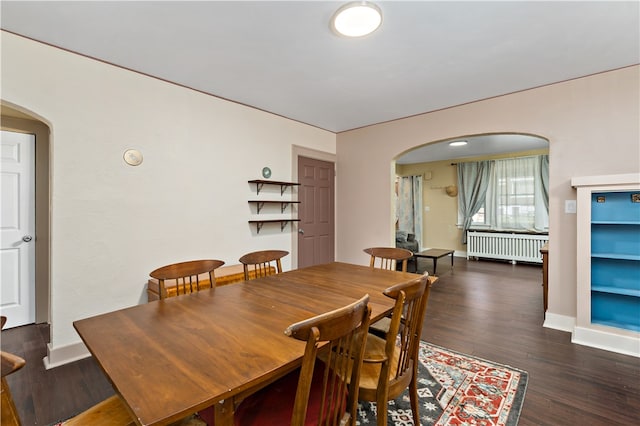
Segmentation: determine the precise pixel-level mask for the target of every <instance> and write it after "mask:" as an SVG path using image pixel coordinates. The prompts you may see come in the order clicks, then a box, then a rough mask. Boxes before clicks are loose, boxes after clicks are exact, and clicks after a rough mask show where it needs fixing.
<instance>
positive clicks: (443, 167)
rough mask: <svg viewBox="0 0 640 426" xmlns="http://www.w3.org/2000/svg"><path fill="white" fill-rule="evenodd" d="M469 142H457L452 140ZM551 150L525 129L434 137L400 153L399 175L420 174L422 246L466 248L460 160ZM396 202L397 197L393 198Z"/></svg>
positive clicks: (536, 153)
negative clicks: (459, 197)
mask: <svg viewBox="0 0 640 426" xmlns="http://www.w3.org/2000/svg"><path fill="white" fill-rule="evenodd" d="M462 141H464V142H466V144H464V145H462V144H460V145H457V144H452V142H462ZM548 153H549V141H548V140H547V139H545V138H543V137H540V136H537V135H531V134H524V133H515V132H512V133H493V134H478V135H464V136H458V137H454V138H448V139H444V140H439V141H433V142H429V143H426V144H424V145H421V146H418V147H415V148H413V149H411V150H409V151H405V152H403V153H401V154H399V155H398V156H397V157H396V158H395V170H396V175H397V176H421V177H422V179H421V180H422V199H423V208H422V210H421V212H420V213H421V216H422V219H421V220H422V231H421V235H419V236H416V238H417V239H418V240H419V243H420V248H421V249H424V248H431V247H447V248H451V249H454V250H455V251H456V252H457V253H459V254H462V253H465V252H466V246H465V245H464V244H462V242H461V240H462V238H461V237H462V230H461V227H460V223H458V220H457V219H458V215H457V209H458V201H457V191H454V189H457V188H455V187H456V185H457V168H456V167H455V166H456V165H457V163H458V162H467V161H480V160H488V159H504V158H510V157H524V156H531V155H541V154H548ZM392 203H395V200H392Z"/></svg>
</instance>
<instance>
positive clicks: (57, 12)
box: [0, 0, 640, 160]
mask: <svg viewBox="0 0 640 426" xmlns="http://www.w3.org/2000/svg"><path fill="white" fill-rule="evenodd" d="M342 4H344V2H334V1H256V2H250V1H196V2H186V1H185V2H171V1H141V2H134V1H124V2H112V1H106V2H100V1H71V2H59V1H44V2H36V1H26V2H25V1H7V0H3V1H2V2H0V8H1V9H0V12H1V15H0V26H1V27H2V29H4V30H6V31H10V32H13V33H16V34H20V35H24V36H26V37H29V38H32V39H35V40H39V41H42V42H45V43H48V44H51V45H54V46H58V47H61V48H64V49H67V50H69V51H72V52H77V53H80V54H83V55H86V56H89V57H93V58H97V59H100V60H102V61H106V62H108V63H112V64H115V65H118V66H122V67H125V68H128V69H131V70H135V71H138V72H141V73H144V74H148V75H151V76H155V77H158V78H161V79H164V80H167V81H171V82H175V83H177V84H180V85H183V86H186V87H190V88H193V89H196V90H199V91H202V92H205V93H209V94H212V95H215V96H219V97H222V98H225V99H228V100H231V101H235V102H239V103H242V104H245V105H249V106H252V107H255V108H259V109H261V110H265V111H269V112H272V113H274V114H278V115H281V116H283V117H288V118H291V119H294V120H297V121H300V122H303V123H307V124H310V125H313V126H317V127H319V128H322V129H326V130H329V131H332V132H336V133H338V132H342V131H346V130H350V129H354V128H359V127H363V126H367V125H371V124H376V123H381V122H385V121H389V120H394V119H398V118H402V117H407V116H411V115H415V114H421V113H424V112H429V111H434V110H438V109H442V108H447V107H451V106H455V105H460V104H464V103H468V102H473V101H477V100H480V99H486V98H490V97H495V96H500V95H503V94H507V93H512V92H516V91H520V90H526V89H530V88H534V87H539V86H542V85H547V84H551V83H554V82H559V81H564V80H568V79H573V78H577V77H582V76H586V75H590V74H594V73H599V72H603V71H607V70H612V69H617V68H621V67H626V66H630V65H635V64H638V63H640V8H639V5H640V3H639V2H638V1H631V2H621V1H614V2H612V1H604V2H594V1H569V2H539V1H533V2H528V1H509V2H507V1H497V2H480V1H471V2H461V1H449V2H435V1H379V2H376V4H378V5H379V7H380V8H381V9H382V12H383V23H382V26H381V27H380V29H379V30H378V31H376V32H375V33H373V34H371V35H369V36H366V37H363V38H359V39H346V38H342V37H339V36H336V35H335V34H333V33H332V32H331V30H330V28H329V19H330V17H331V15H332V14H333V13H334V11H335V10H336V9H338V8H339V7H340V6H341V5H342ZM70 78H72V76H70ZM487 146H488V145H485V148H486V147H487ZM431 149H433V146H432V147H431ZM433 158H434V157H433V156H431V157H430V159H431V160H433Z"/></svg>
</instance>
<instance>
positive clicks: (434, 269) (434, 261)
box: [433, 257, 438, 275]
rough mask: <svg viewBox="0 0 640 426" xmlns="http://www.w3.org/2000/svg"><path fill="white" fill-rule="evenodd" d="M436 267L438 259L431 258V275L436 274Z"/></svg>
mask: <svg viewBox="0 0 640 426" xmlns="http://www.w3.org/2000/svg"><path fill="white" fill-rule="evenodd" d="M437 267H438V258H437V257H434V258H433V275H435V274H436V268H437Z"/></svg>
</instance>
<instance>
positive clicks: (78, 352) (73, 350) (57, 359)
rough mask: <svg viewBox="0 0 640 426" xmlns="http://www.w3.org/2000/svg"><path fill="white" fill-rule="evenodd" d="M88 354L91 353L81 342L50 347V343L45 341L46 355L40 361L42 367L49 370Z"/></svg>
mask: <svg viewBox="0 0 640 426" xmlns="http://www.w3.org/2000/svg"><path fill="white" fill-rule="evenodd" d="M90 356H91V353H90V352H89V350H88V349H87V347H86V346H85V345H84V343H82V342H78V343H73V344H71V345H67V346H59V347H56V348H54V347H52V346H51V343H47V356H46V357H44V358H43V359H42V361H43V362H44V368H45V369H47V370H49V369H51V368H55V367H59V366H61V365H64V364H68V363H70V362H73V361H78V360H81V359H83V358H87V357H90Z"/></svg>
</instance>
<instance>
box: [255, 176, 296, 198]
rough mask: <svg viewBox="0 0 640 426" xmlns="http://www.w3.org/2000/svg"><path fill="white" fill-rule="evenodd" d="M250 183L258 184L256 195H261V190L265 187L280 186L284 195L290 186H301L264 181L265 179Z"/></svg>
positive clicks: (293, 183) (294, 183)
mask: <svg viewBox="0 0 640 426" xmlns="http://www.w3.org/2000/svg"><path fill="white" fill-rule="evenodd" d="M249 183H255V184H256V194H260V190H261V189H262V187H263V186H264V185H278V186H280V195H283V194H284V191H285V190H286V189H287V188H289V187H290V186H299V185H300V184H299V183H297V182H280V181H277V180H263V179H255V180H250V181H249Z"/></svg>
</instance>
